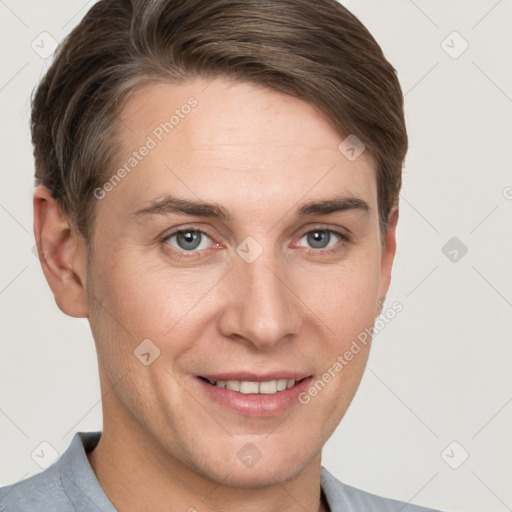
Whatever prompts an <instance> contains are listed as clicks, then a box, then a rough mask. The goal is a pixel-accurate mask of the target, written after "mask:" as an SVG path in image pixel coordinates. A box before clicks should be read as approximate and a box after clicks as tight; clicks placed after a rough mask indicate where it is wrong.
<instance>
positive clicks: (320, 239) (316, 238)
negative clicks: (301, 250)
mask: <svg viewBox="0 0 512 512" xmlns="http://www.w3.org/2000/svg"><path fill="white" fill-rule="evenodd" d="M330 238H331V235H330V234H329V233H328V232H327V231H312V232H311V233H310V234H309V235H308V243H309V244H310V245H311V246H312V247H314V248H315V249H321V248H323V247H326V246H327V244H328V243H329V241H330Z"/></svg>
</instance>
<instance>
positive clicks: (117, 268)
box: [87, 79, 394, 487]
mask: <svg viewBox="0 0 512 512" xmlns="http://www.w3.org/2000/svg"><path fill="white" fill-rule="evenodd" d="M190 98H193V99H192V100H191V99H190ZM185 105H189V107H185ZM176 110H178V112H176ZM173 114H175V116H174V118H171V116H172V115H173ZM121 118H122V121H123V122H122V124H121V132H120V135H121V137H122V140H123V147H124V151H123V152H121V153H120V155H119V160H118V167H116V168H115V169H112V174H115V173H116V172H117V169H119V168H122V167H123V166H124V165H125V164H127V166H126V167H125V171H126V169H129V171H127V172H125V173H123V172H120V173H118V174H117V176H118V178H119V179H115V180H112V181H111V183H110V186H109V185H108V184H107V185H105V186H104V187H103V188H102V189H101V191H97V193H96V194H97V196H98V197H101V199H99V200H98V203H97V218H96V230H95V234H94V240H93V241H94V254H93V257H92V258H91V259H90V261H89V266H88V272H87V289H88V293H89V298H90V300H89V319H90V324H91V328H92V331H93V334H94V337H95V340H96V344H97V349H98V357H99V361H100V374H101V379H102V385H103V386H104V389H105V390H106V389H110V388H112V389H111V391H110V392H109V393H108V403H107V406H106V409H105V411H104V426H105V429H108V428H110V430H111V431H112V432H114V431H117V432H120V433H121V432H128V430H130V432H131V433H130V434H129V435H131V436H132V437H135V436H138V442H141V443H144V445H145V447H146V448H147V449H148V450H151V453H152V457H154V458H155V460H157V459H158V460H160V461H161V462H162V464H168V463H170V461H172V464H178V465H183V466H184V467H187V468H189V469H191V470H193V471H194V472H196V473H199V474H201V475H203V476H206V477H208V478H209V479H211V480H213V481H216V482H222V483H224V484H228V485H231V486H238V487H251V486H253V487H254V486H262V485H268V484H271V483H275V482H276V481H281V482H284V481H286V480H289V479H291V478H293V477H294V476H296V475H298V474H299V473H300V472H301V471H302V470H304V469H305V468H306V467H307V466H308V465H310V464H312V463H313V462H315V461H316V462H318V460H319V454H320V451H321V448H322V446H323V444H324V443H325V441H326V440H327V439H328V437H329V436H330V435H331V434H332V432H333V430H334V429H335V427H336V426H337V424H338V423H339V421H340V420H341V418H342V417H343V415H344V413H345V411H346V410H347V408H348V406H349V404H350V401H351V400H352V398H353V396H354V393H355V391H356V389H357V386H358V384H359V382H360V379H361V376H362V373H363V370H364V367H365V364H366V360H367V357H368V346H369V344H368V345H367V346H366V347H364V346H362V349H361V350H360V351H359V352H358V353H357V354H355V355H353V358H352V359H351V360H350V361H348V362H347V361H346V359H344V360H345V363H346V364H343V367H342V369H341V370H340V369H339V366H337V365H336V362H337V361H338V362H339V359H338V358H339V357H343V355H344V354H345V352H346V351H347V350H349V349H350V346H351V344H352V342H353V340H355V339H356V338H357V336H358V334H360V333H361V332H362V331H364V329H365V328H369V327H371V326H372V325H373V323H374V320H375V318H376V316H377V315H378V313H379V311H378V309H377V301H378V299H379V298H383V297H384V296H385V294H386V291H387V287H388V285H389V275H390V269H391V262H392V258H393V253H394V229H393V227H392V228H390V230H389V231H388V234H387V236H388V239H387V245H385V246H383V245H382V244H381V237H380V233H379V220H378V213H377V192H376V190H377V188H376V177H375V169H374V168H373V164H372V162H371V160H370V158H369V157H368V156H367V155H366V154H365V153H363V154H362V155H361V156H360V157H359V158H357V159H356V160H354V161H350V160H348V159H347V158H346V157H345V156H344V155H343V154H342V153H341V152H340V151H339V150H338V146H339V144H340V142H341V141H342V140H343V138H344V137H342V136H340V134H338V133H336V132H335V131H334V130H333V129H332V128H331V127H330V125H329V124H328V122H327V121H326V120H325V118H324V117H322V116H321V115H320V114H319V113H318V112H317V111H316V110H315V109H314V108H313V107H312V106H311V105H309V104H308V103H305V102H302V101H300V100H298V99H295V98H292V97H289V96H286V95H282V94H279V93H276V92H272V91H270V90H267V89H265V88H261V87H257V86H254V85H250V84H242V83H236V82H228V81H225V80H221V79H216V80H213V81H211V82H204V81H199V80H198V81H195V82H189V83H186V84H181V85H172V84H166V83H153V84H147V85H145V86H144V87H142V88H140V89H139V90H137V92H136V93H134V94H133V95H132V96H131V97H130V99H129V100H128V102H127V103H126V105H125V107H124V108H123V111H122V113H121ZM170 119H171V121H169V120H170ZM165 122H168V125H165ZM161 123H164V124H161ZM171 126H172V127H171ZM143 146H145V147H146V148H147V150H143V149H141V147H143ZM134 151H135V152H136V154H134ZM130 158H132V160H130ZM392 224H393V223H392ZM143 340H146V341H144V342H143ZM141 343H142V345H141ZM134 352H135V353H134ZM137 356H138V357H137ZM326 372H328V373H329V372H330V375H331V378H330V379H322V376H323V375H324V374H325V373H326ZM318 380H322V382H323V385H321V384H320V385H319V384H318ZM325 380H328V382H325ZM315 382H317V385H316V389H317V391H316V393H315V392H314V391H312V389H313V387H315V386H314V385H315ZM283 388H286V389H283ZM104 392H105V391H104Z"/></svg>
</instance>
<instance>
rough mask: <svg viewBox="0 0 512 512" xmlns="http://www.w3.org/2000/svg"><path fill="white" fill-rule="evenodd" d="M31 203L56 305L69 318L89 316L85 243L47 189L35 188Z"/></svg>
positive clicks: (38, 246)
mask: <svg viewBox="0 0 512 512" xmlns="http://www.w3.org/2000/svg"><path fill="white" fill-rule="evenodd" d="M33 204H34V236H35V239H36V243H37V249H38V252H39V261H40V262H41V267H42V269H43V272H44V275H45V277H46V280H47V281H48V284H49V285H50V288H51V289H52V292H53V295H54V297H55V302H56V303H57V306H58V307H59V308H60V309H61V311H63V312H64V313H66V314H67V315H69V316H73V317H80V318H83V317H88V316H89V310H88V301H87V292H86V286H85V285H86V282H85V278H86V270H87V247H86V244H85V240H84V239H83V237H82V236H81V235H80V234H79V233H77V231H76V230H75V229H74V228H73V227H70V225H69V224H68V222H67V220H66V219H65V217H64V215H63V214H62V210H61V208H60V206H59V204H58V202H57V201H56V200H55V199H54V198H53V197H52V196H51V193H50V191H49V190H48V189H47V188H46V187H43V186H39V187H37V188H36V190H35V192H34V201H33Z"/></svg>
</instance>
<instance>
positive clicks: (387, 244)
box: [379, 205, 398, 301]
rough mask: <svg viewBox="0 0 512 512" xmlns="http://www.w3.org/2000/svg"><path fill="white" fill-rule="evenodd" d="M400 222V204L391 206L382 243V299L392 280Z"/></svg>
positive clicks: (380, 291)
mask: <svg viewBox="0 0 512 512" xmlns="http://www.w3.org/2000/svg"><path fill="white" fill-rule="evenodd" d="M397 222H398V205H395V206H393V207H392V208H391V211H390V213H389V217H388V227H387V229H386V232H385V235H384V237H385V238H384V244H383V245H382V255H381V271H380V274H381V275H380V290H379V297H380V299H381V300H382V301H384V299H385V298H386V295H387V293H388V289H389V284H390V282H391V269H392V267H393V260H394V259H395V253H396V225H397Z"/></svg>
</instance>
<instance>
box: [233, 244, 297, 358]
mask: <svg viewBox="0 0 512 512" xmlns="http://www.w3.org/2000/svg"><path fill="white" fill-rule="evenodd" d="M243 248H244V247H243V244H241V247H239V250H240V249H243ZM246 248H247V247H246ZM252 249H254V248H252ZM286 277H287V272H286V269H285V265H284V263H283V261H282V260H281V259H280V258H279V255H278V254H276V253H275V252H274V251H272V250H271V249H267V250H264V251H261V253H260V254H259V255H258V256H257V257H256V258H255V259H254V260H252V261H251V259H250V258H244V254H243V252H242V255H241V256H237V257H236V258H235V261H234V268H233V272H231V285H230V286H232V287H233V288H232V293H231V294H230V295H231V298H230V299H229V300H228V304H229V306H228V310H226V311H224V318H223V332H224V334H225V335H227V336H231V337H237V336H238V337H243V338H246V339H247V340H248V341H250V342H251V343H252V344H254V345H255V346H258V347H259V348H265V347H267V348H268V347H272V346H273V345H275V344H277V343H279V341H280V340H283V338H284V337H286V336H289V335H292V334H296V333H297V332H298V330H299V323H300V312H299V311H298V310H297V309H298V304H297V301H296V300H295V299H294V295H293V293H292V292H291V291H290V290H289V289H288V287H287V284H288V283H286ZM285 283H286V284H285ZM288 286H289V285H288ZM228 293H229V292H228Z"/></svg>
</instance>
